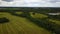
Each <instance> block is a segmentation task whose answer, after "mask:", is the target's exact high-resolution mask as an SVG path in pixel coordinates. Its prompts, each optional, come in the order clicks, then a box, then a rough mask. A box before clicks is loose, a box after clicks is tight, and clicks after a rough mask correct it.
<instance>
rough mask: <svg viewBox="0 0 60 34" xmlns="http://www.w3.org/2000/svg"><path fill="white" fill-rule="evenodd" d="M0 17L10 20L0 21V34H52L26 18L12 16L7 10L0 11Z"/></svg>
mask: <svg viewBox="0 0 60 34" xmlns="http://www.w3.org/2000/svg"><path fill="white" fill-rule="evenodd" d="M1 17H6V18H8V19H9V20H10V22H8V23H0V34H52V33H51V32H49V31H47V30H45V29H44V28H41V27H38V26H37V25H36V24H34V23H32V22H31V21H29V20H28V19H26V18H23V17H18V16H13V15H11V14H10V13H7V12H0V18H1ZM42 17H43V16H42Z"/></svg>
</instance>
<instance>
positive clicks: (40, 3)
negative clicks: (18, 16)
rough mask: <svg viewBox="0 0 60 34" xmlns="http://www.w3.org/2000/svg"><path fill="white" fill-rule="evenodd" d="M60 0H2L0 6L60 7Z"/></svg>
mask: <svg viewBox="0 0 60 34" xmlns="http://www.w3.org/2000/svg"><path fill="white" fill-rule="evenodd" d="M58 1H59V0H53V2H52V0H14V1H12V2H5V1H1V0H0V6H2V7H3V6H5V7H60V2H58Z"/></svg>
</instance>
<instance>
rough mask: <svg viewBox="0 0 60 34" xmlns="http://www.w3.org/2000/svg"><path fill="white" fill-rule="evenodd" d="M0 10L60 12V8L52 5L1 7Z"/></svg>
mask: <svg viewBox="0 0 60 34" xmlns="http://www.w3.org/2000/svg"><path fill="white" fill-rule="evenodd" d="M0 11H30V12H31V11H34V12H43V13H45V12H60V8H52V7H0Z"/></svg>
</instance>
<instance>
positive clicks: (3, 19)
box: [0, 17, 9, 23]
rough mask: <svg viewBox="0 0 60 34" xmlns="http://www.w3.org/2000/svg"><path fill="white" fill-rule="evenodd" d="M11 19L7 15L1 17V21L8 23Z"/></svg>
mask: <svg viewBox="0 0 60 34" xmlns="http://www.w3.org/2000/svg"><path fill="white" fill-rule="evenodd" d="M8 22H9V19H7V18H6V17H3V18H0V23H8Z"/></svg>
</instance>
